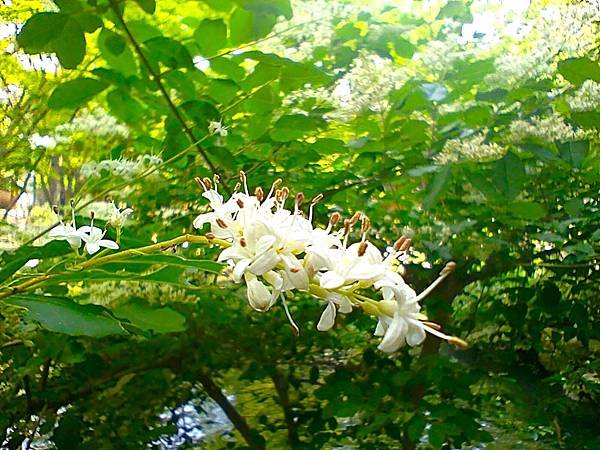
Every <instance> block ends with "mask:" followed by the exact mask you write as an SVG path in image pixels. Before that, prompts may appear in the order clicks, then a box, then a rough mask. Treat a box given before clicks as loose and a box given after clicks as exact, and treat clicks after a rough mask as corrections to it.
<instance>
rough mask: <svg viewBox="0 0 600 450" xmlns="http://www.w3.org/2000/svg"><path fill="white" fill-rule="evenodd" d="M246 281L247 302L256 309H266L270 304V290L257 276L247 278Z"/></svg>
mask: <svg viewBox="0 0 600 450" xmlns="http://www.w3.org/2000/svg"><path fill="white" fill-rule="evenodd" d="M246 281H247V293H248V302H249V303H250V306H251V307H252V308H254V309H255V310H257V311H266V310H267V309H269V307H270V306H271V292H270V291H269V289H268V288H267V287H266V286H265V285H264V284H263V283H262V282H261V281H259V280H258V279H257V278H255V277H253V278H249V279H247V280H246Z"/></svg>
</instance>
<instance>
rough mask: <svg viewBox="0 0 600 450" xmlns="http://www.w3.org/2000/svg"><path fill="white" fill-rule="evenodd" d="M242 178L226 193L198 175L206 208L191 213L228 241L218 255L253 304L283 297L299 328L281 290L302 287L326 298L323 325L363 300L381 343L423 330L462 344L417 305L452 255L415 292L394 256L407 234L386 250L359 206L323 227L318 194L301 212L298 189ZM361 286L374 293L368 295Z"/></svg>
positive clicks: (387, 347)
mask: <svg viewBox="0 0 600 450" xmlns="http://www.w3.org/2000/svg"><path fill="white" fill-rule="evenodd" d="M240 178H241V184H240V186H241V185H243V188H244V189H243V192H239V191H238V190H237V189H236V191H235V192H234V193H233V194H232V195H231V197H230V198H229V199H228V200H225V199H224V198H223V196H222V195H221V194H220V193H219V192H218V189H217V188H218V177H215V179H214V180H212V181H211V180H210V179H208V178H205V179H204V180H200V179H198V180H197V181H198V182H199V184H200V185H201V186H202V188H203V189H204V193H203V194H202V195H203V197H205V198H206V199H207V200H208V201H209V204H210V211H208V212H206V213H203V214H200V215H199V216H198V217H196V219H195V220H194V226H195V227H196V228H202V227H203V226H204V225H205V224H209V225H210V233H209V234H208V235H207V237H209V238H220V239H225V240H227V241H229V242H230V243H231V245H230V246H229V247H227V248H225V249H224V250H223V251H222V252H221V254H220V255H219V257H218V259H219V261H224V262H226V263H227V264H228V265H229V267H230V271H231V276H232V278H233V280H234V281H235V282H241V281H243V282H245V284H246V291H247V296H248V302H249V303H250V306H251V307H252V308H254V309H255V310H257V311H267V310H268V309H269V308H271V307H272V306H273V305H274V304H275V303H276V302H277V300H279V299H281V303H282V305H283V307H284V310H285V312H286V314H287V317H288V319H289V320H290V323H291V324H292V326H293V328H294V330H295V331H296V332H297V331H298V327H297V326H296V324H295V323H294V321H293V319H292V317H291V315H290V312H289V309H288V307H287V303H286V296H289V294H290V293H291V292H293V291H304V292H307V293H310V294H311V295H313V296H314V297H317V298H318V299H320V300H321V301H322V302H323V304H324V305H325V309H324V311H323V313H322V314H321V317H320V319H319V321H318V324H317V328H318V329H319V330H321V331H325V330H329V329H330V328H332V327H333V326H334V324H335V319H336V315H337V313H338V312H340V313H343V314H347V313H350V312H351V311H352V310H353V309H354V308H360V309H362V310H363V311H365V312H366V313H368V314H370V315H373V316H375V317H376V318H377V319H378V323H377V328H376V330H375V335H377V336H382V337H383V338H382V340H381V343H380V344H379V349H381V350H383V351H385V352H394V351H396V350H397V349H398V348H400V347H401V346H403V345H404V344H408V345H410V346H415V345H419V344H420V343H421V342H423V340H424V339H425V332H429V333H431V334H433V335H435V336H438V337H440V338H443V339H446V340H447V341H448V342H450V343H451V344H454V345H459V346H464V345H466V344H465V343H464V342H463V341H462V340H460V339H458V338H456V337H453V336H448V335H446V334H444V333H442V332H441V331H440V329H439V327H438V326H437V325H436V324H434V323H431V322H428V321H427V318H426V317H425V316H424V315H423V314H422V313H421V311H420V310H421V307H420V305H419V301H420V300H421V299H423V298H424V297H425V296H426V295H427V294H428V293H429V292H431V291H432V290H433V289H434V288H435V287H436V286H437V285H438V284H439V283H440V282H441V281H442V280H443V279H444V278H445V277H446V276H447V275H448V274H450V273H451V272H452V270H453V268H454V263H449V264H448V265H447V266H446V268H445V269H444V270H443V271H442V272H441V274H440V276H439V278H438V279H437V280H436V281H435V282H434V283H433V284H432V285H431V286H430V287H429V288H427V289H426V290H425V291H424V292H422V293H421V294H419V295H417V294H416V293H415V291H414V290H413V289H411V288H410V287H409V286H408V285H407V284H406V283H405V281H404V279H403V278H402V276H401V275H400V268H401V266H400V263H399V258H401V257H402V256H403V255H405V253H406V251H407V250H408V249H409V247H410V245H411V242H410V239H408V238H406V237H402V238H400V239H398V240H397V241H396V243H395V244H394V245H393V247H390V248H388V249H387V253H386V255H385V256H384V255H383V254H382V252H381V251H380V250H379V249H378V248H377V247H376V246H375V245H374V244H373V243H371V242H370V241H369V240H367V235H368V231H369V229H370V221H369V219H368V218H367V217H366V216H364V215H363V214H360V213H356V214H354V215H353V216H352V217H351V218H349V219H346V220H342V219H341V216H340V214H339V213H334V214H332V215H331V218H330V220H329V223H328V225H327V227H326V228H320V227H315V226H314V225H313V224H312V216H313V209H314V206H315V204H316V203H317V202H318V201H319V200H321V198H322V195H318V196H316V197H315V198H313V199H312V200H311V201H310V202H308V203H309V207H308V214H307V215H305V214H304V213H303V212H302V211H301V206H302V204H303V203H304V200H305V198H304V195H303V194H302V193H298V194H296V195H295V196H294V197H293V200H292V199H291V198H290V191H289V189H288V188H287V187H285V186H284V187H281V180H279V179H278V180H276V181H275V182H274V183H273V185H272V186H271V188H270V190H269V191H268V193H267V194H266V195H265V193H264V191H263V189H262V188H261V187H257V188H256V189H255V190H254V194H253V195H251V194H250V192H249V190H248V186H247V181H246V176H245V174H244V173H243V172H241V173H240ZM286 203H291V204H292V205H293V209H287V208H286V207H285V206H286ZM356 226H360V239H359V241H358V242H355V243H352V244H351V243H350V236H351V234H352V230H353V228H355V227H356ZM365 291H366V292H369V291H371V293H374V294H376V295H378V296H379V299H378V300H373V299H372V298H370V297H368V296H367V295H365Z"/></svg>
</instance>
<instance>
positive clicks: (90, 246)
mask: <svg viewBox="0 0 600 450" xmlns="http://www.w3.org/2000/svg"><path fill="white" fill-rule="evenodd" d="M98 250H100V246H99V245H98V243H97V242H88V243H87V244H85V251H86V252H88V253H89V254H90V255H93V254H94V253H96V252H97V251H98Z"/></svg>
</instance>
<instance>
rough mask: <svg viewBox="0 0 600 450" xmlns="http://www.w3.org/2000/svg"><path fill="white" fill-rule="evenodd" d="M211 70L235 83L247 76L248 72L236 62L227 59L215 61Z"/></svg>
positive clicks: (221, 58) (211, 63)
mask: <svg viewBox="0 0 600 450" xmlns="http://www.w3.org/2000/svg"><path fill="white" fill-rule="evenodd" d="M210 68H211V69H212V70H214V71H215V72H218V73H220V74H223V75H227V77H228V78H231V79H232V80H234V81H240V80H242V79H243V78H244V77H245V76H246V71H245V70H244V69H243V68H242V67H240V66H239V64H238V63H237V62H236V61H234V60H233V59H231V58H227V57H220V58H215V59H213V60H212V61H211V62H210Z"/></svg>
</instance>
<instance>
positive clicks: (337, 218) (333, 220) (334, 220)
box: [329, 211, 342, 226]
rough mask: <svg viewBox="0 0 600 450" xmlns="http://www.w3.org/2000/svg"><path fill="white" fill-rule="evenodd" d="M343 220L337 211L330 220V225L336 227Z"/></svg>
mask: <svg viewBox="0 0 600 450" xmlns="http://www.w3.org/2000/svg"><path fill="white" fill-rule="evenodd" d="M341 218H342V215H341V214H340V213H339V212H337V211H336V212H334V213H333V214H332V215H331V217H330V218H329V223H330V224H331V226H334V225H335V224H337V223H338V222H339V221H340V219H341Z"/></svg>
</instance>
